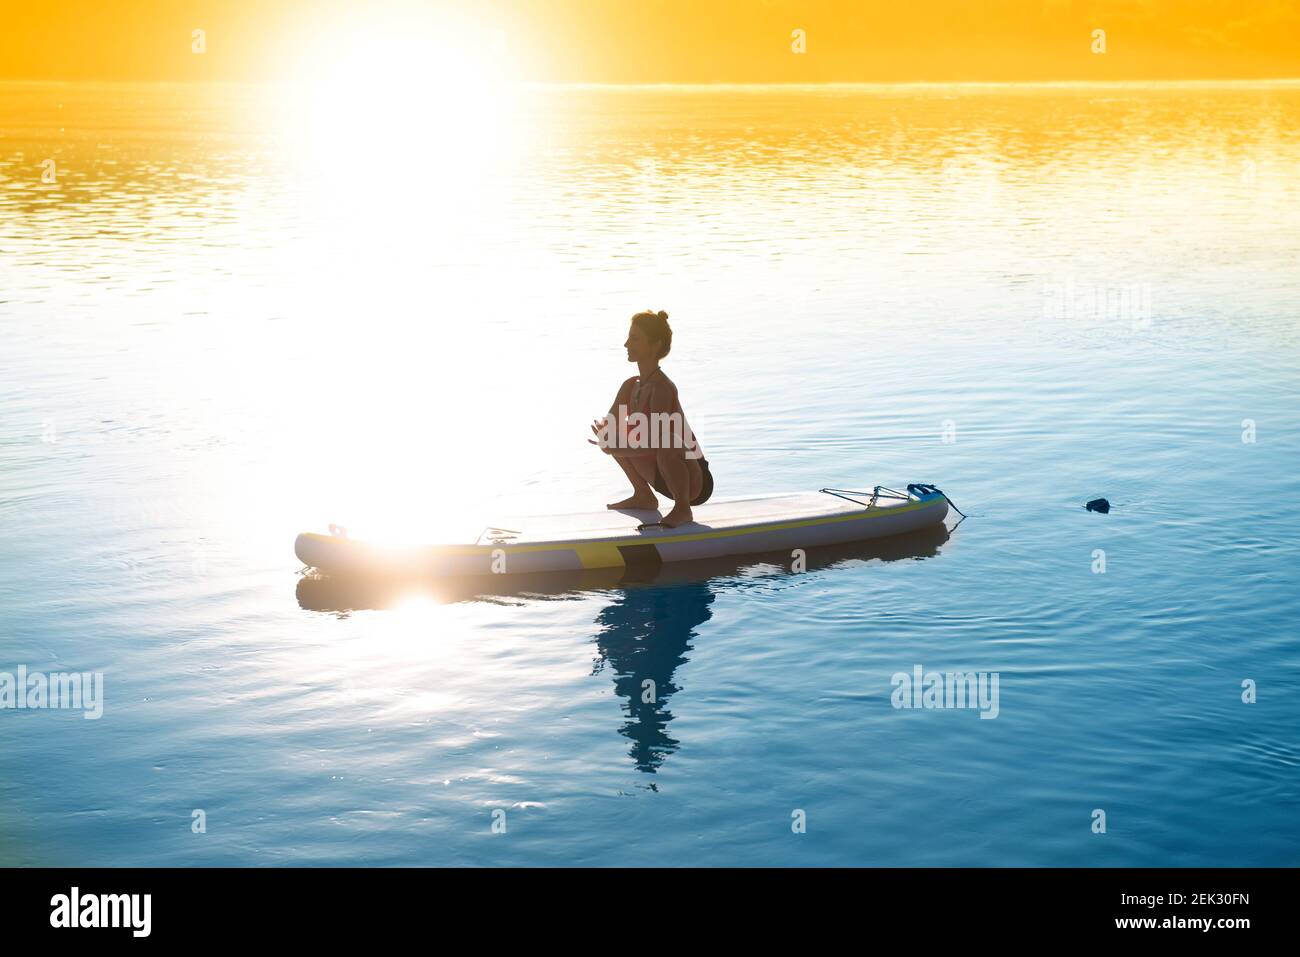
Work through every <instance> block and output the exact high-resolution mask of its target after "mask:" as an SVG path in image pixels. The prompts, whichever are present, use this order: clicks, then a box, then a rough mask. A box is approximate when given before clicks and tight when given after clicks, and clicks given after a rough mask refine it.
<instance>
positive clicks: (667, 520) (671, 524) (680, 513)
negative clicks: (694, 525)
mask: <svg viewBox="0 0 1300 957" xmlns="http://www.w3.org/2000/svg"><path fill="white" fill-rule="evenodd" d="M693 521H695V518H694V516H692V515H691V507H690V506H689V505H674V506H673V510H672V511H671V512H669V513H668V514H667V515H665V516H664V517H663V518H661V519H659V524H660V525H662V526H663V527H664V528H676V527H677V526H678V525H689V524H690V523H691V522H693Z"/></svg>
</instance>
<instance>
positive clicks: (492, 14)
mask: <svg viewBox="0 0 1300 957" xmlns="http://www.w3.org/2000/svg"><path fill="white" fill-rule="evenodd" d="M467 11H468V12H467ZM0 15H2V17H3V28H2V29H0V77H6V78H52V79H55V78H56V79H80V78H109V79H171V80H186V79H233V80H241V79H259V78H274V77H284V76H286V75H287V76H292V74H293V69H294V64H296V63H299V62H301V57H302V55H303V54H304V52H306V53H307V54H310V47H311V46H312V45H313V44H316V43H320V42H327V45H328V42H333V43H335V44H338V43H339V42H346V39H347V37H348V36H349V31H350V29H351V28H350V26H349V23H350V22H352V21H355V20H356V18H358V17H360V18H362V19H364V20H366V21H367V22H368V25H369V26H371V27H374V26H380V27H382V28H388V27H391V29H393V30H394V31H397V32H401V30H402V25H403V23H404V22H405V21H407V20H409V19H410V18H411V17H412V16H416V15H421V16H425V17H428V16H436V17H438V18H439V22H440V23H445V24H446V28H445V31H442V32H443V35H444V39H445V42H446V43H448V44H452V45H456V44H457V43H458V38H459V37H461V36H464V35H467V31H494V30H497V29H500V30H503V31H504V35H505V38H506V42H507V44H508V50H509V51H510V55H511V57H512V59H513V60H514V62H515V64H516V67H517V70H516V72H517V74H518V75H519V76H521V77H523V78H525V79H531V80H545V81H558V82H562V81H580V82H609V83H627V82H745V83H749V82H776V83H787V82H827V81H924V80H935V81H947V80H1069V79H1199V78H1206V79H1216V78H1258V77H1296V76H1300V0H929V2H924V3H908V2H898V0H460V2H457V3H454V4H448V3H443V2H440V0H429V2H417V0H0ZM471 16H472V18H473V22H469V21H468V18H469V17H471ZM453 19H454V22H453ZM196 27H201V28H203V29H204V30H206V31H207V44H208V48H207V51H206V53H204V54H203V55H201V56H199V55H195V54H194V53H192V52H191V49H190V35H191V31H192V30H193V29H194V28H196ZM795 28H802V29H803V30H805V31H806V32H807V52H806V53H804V54H802V55H796V54H794V53H792V52H791V49H790V44H791V31H792V30H794V29H795ZM1096 28H1100V29H1103V30H1105V31H1106V43H1107V52H1106V53H1105V54H1104V55H1096V54H1094V53H1092V52H1091V51H1090V44H1091V42H1092V41H1091V32H1092V30H1093V29H1096ZM322 38H330V39H329V40H328V41H322ZM433 55H436V53H435V54H433Z"/></svg>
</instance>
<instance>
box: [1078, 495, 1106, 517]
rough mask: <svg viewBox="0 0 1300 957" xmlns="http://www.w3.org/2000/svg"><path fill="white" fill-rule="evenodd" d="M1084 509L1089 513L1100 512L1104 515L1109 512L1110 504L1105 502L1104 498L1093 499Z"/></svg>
mask: <svg viewBox="0 0 1300 957" xmlns="http://www.w3.org/2000/svg"><path fill="white" fill-rule="evenodd" d="M1084 508H1086V509H1087V510H1088V511H1090V512H1101V513H1102V514H1103V515H1105V514H1106V513H1107V512H1109V511H1110V502H1108V501H1106V500H1105V499H1104V498H1094V499H1093V500H1092V501H1091V502H1089V503H1088V504H1087V505H1085V506H1084Z"/></svg>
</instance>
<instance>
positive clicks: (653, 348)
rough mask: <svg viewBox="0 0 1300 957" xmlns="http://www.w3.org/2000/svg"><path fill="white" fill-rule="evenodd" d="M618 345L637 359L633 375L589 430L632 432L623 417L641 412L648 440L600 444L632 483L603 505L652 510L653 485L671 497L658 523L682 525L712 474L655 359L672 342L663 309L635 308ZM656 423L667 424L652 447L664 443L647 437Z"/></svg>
mask: <svg viewBox="0 0 1300 957" xmlns="http://www.w3.org/2000/svg"><path fill="white" fill-rule="evenodd" d="M623 345H624V347H625V348H626V349H627V361H628V362H635V363H636V364H637V371H638V373H639V374H638V375H634V376H633V377H632V378H630V379H628V380H627V381H626V382H624V383H623V384H622V385H621V386H619V389H618V394H617V395H616V396H615V397H614V404H613V405H612V406H610V410H609V417H607V418H606V419H605V420H603V421H602V420H597V421H596V422H594V423H592V426H591V430H592V431H593V432H595V433H596V435H597V436H598V437H599V436H601V435H602V431H603V430H605V429H609V431H610V432H614V431H615V430H617V431H616V433H615V434H618V435H625V434H628V433H629V432H635V424H634V423H633V424H632V425H631V427H630V428H629V424H628V423H627V421H626V420H627V419H628V417H630V416H632V415H635V414H636V413H641V415H642V416H644V417H645V419H644V420H643V421H647V422H648V423H649V428H648V429H646V431H645V434H647V442H651V443H652V445H651V446H650V447H647V446H646V444H641V445H640V446H639V447H633V448H624V447H621V446H620V445H619V444H618V443H612V442H605V443H601V446H602V449H603V451H604V452H606V453H608V454H609V455H612V456H613V457H614V461H615V462H617V463H618V464H619V465H620V466H621V467H622V469H623V474H624V475H626V476H627V477H628V480H629V481H630V482H631V483H632V494H631V495H630V496H628V497H627V498H625V499H623V501H621V502H612V503H611V504H610V505H609V507H610V508H640V509H657V508H658V507H659V500H658V499H657V498H655V490H658V491H659V492H660V494H663V495H667V496H669V497H670V498H671V499H672V500H673V507H672V511H670V512H669V513H668V514H667V515H665V516H664V517H663V519H662V520H661V524H663V525H665V526H667V527H668V528H673V527H675V526H678V525H684V524H686V523H687V522H690V521H692V520H693V516H692V515H691V506H692V505H700V504H703V503H704V502H706V501H708V499H709V496H710V495H712V494H713V476H712V475H710V474H709V463H708V462H707V461H706V460H705V458H704V453H703V451H702V450H701V449H700V447H699V445H698V444H697V443H696V442H695V439H694V435H693V434H692V433H691V431H690V427H689V426H688V425H687V424H686V417H685V414H684V413H683V412H682V405H681V402H680V401H678V398H677V387H676V386H675V385H673V383H672V380H671V379H669V378H668V376H667V375H665V374H664V370H663V369H661V368H659V360H660V359H662V358H663V357H664V356H666V355H668V350H670V349H671V348H672V345H673V330H672V329H671V328H670V327H669V325H668V313H666V312H663V311H662V310H661V311H659V312H638V313H637V314H636V315H635V316H633V317H632V326H631V328H630V329H629V330H628V334H627V342H625V343H623ZM663 416H667V418H662V417H663ZM657 422H667V423H669V425H670V427H671V433H670V434H671V441H669V442H668V443H666V444H667V445H668V446H669V447H667V448H664V447H654V446H663V445H664V444H665V443H664V442H662V441H655V440H654V438H653V437H658V436H661V435H662V434H663V433H662V432H661V431H660V429H659V428H658V427H657V426H656V425H655V423H657ZM625 430H626V431H625ZM606 434H608V433H606Z"/></svg>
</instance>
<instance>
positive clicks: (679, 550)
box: [294, 485, 949, 578]
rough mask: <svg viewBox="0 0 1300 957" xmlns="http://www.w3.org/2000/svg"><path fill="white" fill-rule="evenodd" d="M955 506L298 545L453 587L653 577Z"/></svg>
mask: <svg viewBox="0 0 1300 957" xmlns="http://www.w3.org/2000/svg"><path fill="white" fill-rule="evenodd" d="M948 506H949V502H948V499H947V497H946V496H945V495H944V494H943V492H941V491H940V490H938V489H936V488H934V486H931V485H910V486H908V491H907V492H906V493H903V492H895V491H893V490H891V489H885V488H883V487H879V486H878V487H877V488H876V489H874V490H873V491H870V492H858V491H846V490H842V489H823V490H821V491H818V492H800V493H794V494H788V495H767V496H755V497H749V498H732V499H721V500H714V501H710V502H708V503H706V504H704V505H699V506H696V507H695V508H693V509H692V514H693V516H694V519H695V520H694V521H693V522H690V523H688V524H685V525H680V526H678V527H676V528H666V527H664V526H663V525H661V524H659V522H660V520H661V519H662V517H663V516H662V514H661V513H660V512H657V511H647V510H640V509H620V510H611V509H602V510H601V511H598V512H579V513H574V514H569V515H539V516H528V517H523V518H517V519H510V520H503V521H502V523H501V525H499V526H497V525H493V526H489V527H487V528H485V529H483V531H482V532H481V533H480V534H479V536H478V538H477V539H476V540H475V541H465V542H450V543H446V544H438V545H385V544H383V543H380V542H366V541H361V540H356V539H352V538H349V537H347V536H346V535H340V534H322V533H316V532H304V533H302V534H301V535H299V536H298V539H297V541H296V542H295V543H294V552H295V553H296V554H297V556H298V558H299V560H301V561H302V562H303V564H305V565H307V566H309V567H312V568H316V569H318V570H320V571H323V572H327V573H333V574H355V575H399V576H415V577H435V578H441V577H451V576H463V575H491V574H498V575H500V574H506V575H514V574H536V573H539V572H557V571H573V570H583V569H600V568H620V567H629V566H650V567H654V566H657V565H661V564H664V563H667V562H680V561H691V560H695V559H705V558H721V557H725V556H730V555H747V554H754V553H757V552H766V551H776V550H783V549H796V548H802V549H809V548H816V547H818V546H822V545H835V544H841V543H844V542H858V541H866V540H868V539H873V538H884V537H886V536H890V535H901V534H904V533H906V532H912V531H916V530H917V529H920V528H926V527H928V526H931V525H935V524H937V523H939V522H942V521H943V520H944V518H945V517H946V516H947V514H948Z"/></svg>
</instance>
